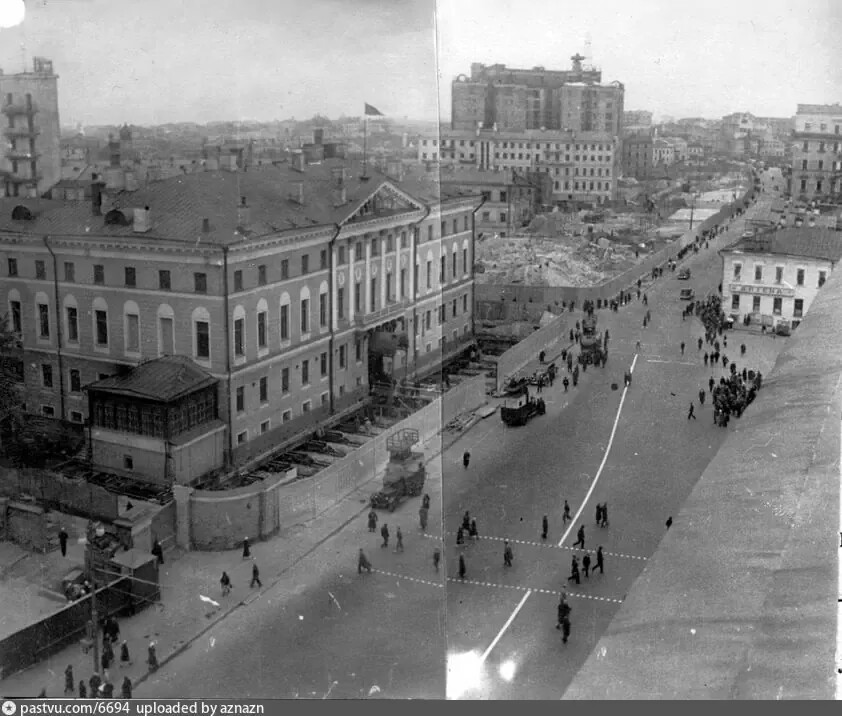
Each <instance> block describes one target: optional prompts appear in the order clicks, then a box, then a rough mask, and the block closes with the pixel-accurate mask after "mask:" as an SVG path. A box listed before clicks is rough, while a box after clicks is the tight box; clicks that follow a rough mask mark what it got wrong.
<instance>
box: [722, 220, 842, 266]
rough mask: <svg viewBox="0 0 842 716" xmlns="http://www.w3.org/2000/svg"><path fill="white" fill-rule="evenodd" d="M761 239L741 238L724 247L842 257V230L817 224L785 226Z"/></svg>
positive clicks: (769, 232)
mask: <svg viewBox="0 0 842 716" xmlns="http://www.w3.org/2000/svg"><path fill="white" fill-rule="evenodd" d="M760 236H761V239H760V240H759V241H758V240H755V239H740V240H739V241H737V242H736V243H735V244H733V245H732V246H730V247H728V248H727V249H723V251H727V252H735V253H747V254H751V253H763V254H778V255H781V256H799V257H803V258H813V259H826V260H827V261H834V262H836V261H839V259H842V231H834V230H832V229H828V228H823V227H816V228H809V227H807V228H804V227H801V228H797V229H796V228H786V229H778V230H775V231H767V232H764V233H762V234H761V235H760Z"/></svg>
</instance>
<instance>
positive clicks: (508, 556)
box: [503, 540, 514, 567]
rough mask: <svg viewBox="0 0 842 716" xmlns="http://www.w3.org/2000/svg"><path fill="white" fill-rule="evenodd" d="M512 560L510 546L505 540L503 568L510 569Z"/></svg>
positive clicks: (512, 554)
mask: <svg viewBox="0 0 842 716" xmlns="http://www.w3.org/2000/svg"><path fill="white" fill-rule="evenodd" d="M513 558H514V553H513V552H512V546H511V545H510V544H509V541H508V540H506V543H505V545H504V547H503V566H504V567H511V566H512V559H513Z"/></svg>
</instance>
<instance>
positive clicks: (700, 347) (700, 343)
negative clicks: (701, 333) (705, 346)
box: [699, 338, 704, 350]
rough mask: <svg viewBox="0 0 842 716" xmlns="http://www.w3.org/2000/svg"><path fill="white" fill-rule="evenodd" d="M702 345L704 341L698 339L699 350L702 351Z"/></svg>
mask: <svg viewBox="0 0 842 716" xmlns="http://www.w3.org/2000/svg"><path fill="white" fill-rule="evenodd" d="M702 343H704V341H703V340H702V339H701V338H700V339H699V350H702Z"/></svg>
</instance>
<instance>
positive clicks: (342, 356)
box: [339, 346, 346, 368]
mask: <svg viewBox="0 0 842 716" xmlns="http://www.w3.org/2000/svg"><path fill="white" fill-rule="evenodd" d="M345 352H346V351H345V346H339V367H340V368H344V367H345V359H346V355H345Z"/></svg>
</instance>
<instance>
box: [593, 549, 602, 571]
mask: <svg viewBox="0 0 842 716" xmlns="http://www.w3.org/2000/svg"><path fill="white" fill-rule="evenodd" d="M603 559H604V558H603V556H602V545H600V546H599V547H597V550H596V567H594V568H593V571H594V573H596V570H597V569H599V573H600V574H605V572H604V570H603V565H604V562H603Z"/></svg>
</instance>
